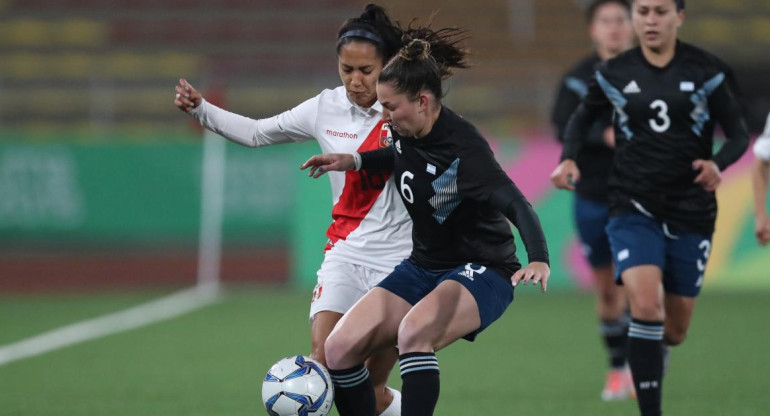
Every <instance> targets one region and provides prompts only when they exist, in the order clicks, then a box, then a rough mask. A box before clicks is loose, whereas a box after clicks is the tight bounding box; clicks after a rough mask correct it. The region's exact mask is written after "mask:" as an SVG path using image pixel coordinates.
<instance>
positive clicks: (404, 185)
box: [399, 170, 414, 204]
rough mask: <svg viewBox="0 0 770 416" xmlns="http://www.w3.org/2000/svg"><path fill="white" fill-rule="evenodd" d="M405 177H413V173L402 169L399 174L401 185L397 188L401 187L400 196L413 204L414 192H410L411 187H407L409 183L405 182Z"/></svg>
mask: <svg viewBox="0 0 770 416" xmlns="http://www.w3.org/2000/svg"><path fill="white" fill-rule="evenodd" d="M407 179H410V180H411V179H414V173H412V172H409V171H408V170H407V171H404V173H403V174H402V175H401V185H400V186H399V189H401V196H403V197H404V199H406V200H407V201H409V203H410V204H414V193H412V188H410V187H409V184H407V183H406V180H407Z"/></svg>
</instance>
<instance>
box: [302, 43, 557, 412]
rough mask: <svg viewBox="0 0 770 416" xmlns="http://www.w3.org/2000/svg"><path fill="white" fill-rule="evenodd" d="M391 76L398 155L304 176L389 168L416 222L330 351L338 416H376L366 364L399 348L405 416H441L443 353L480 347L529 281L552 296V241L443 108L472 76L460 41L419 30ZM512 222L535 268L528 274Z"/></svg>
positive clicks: (473, 137)
mask: <svg viewBox="0 0 770 416" xmlns="http://www.w3.org/2000/svg"><path fill="white" fill-rule="evenodd" d="M407 36H408V37H411V38H412V40H411V41H410V42H409V43H408V44H407V46H405V47H404V48H403V49H402V50H401V51H400V52H399V54H398V55H397V56H396V57H395V58H394V59H393V60H391V61H390V62H389V63H388V65H387V66H386V67H385V68H384V69H383V71H382V73H381V74H380V76H379V78H378V84H377V97H378V99H379V100H380V102H381V103H382V106H383V117H384V119H385V121H387V122H388V123H390V126H391V130H392V132H393V146H391V147H389V148H385V149H380V150H375V151H371V152H364V153H360V154H357V153H356V154H339V153H338V154H326V155H319V156H314V157H312V158H310V159H309V160H308V161H307V162H305V163H304V164H303V165H302V168H303V169H304V168H307V167H311V166H312V169H311V170H310V174H311V175H312V176H314V177H318V176H320V175H321V174H322V173H323V172H326V171H328V170H353V169H360V168H366V169H387V170H392V171H393V175H394V179H395V180H396V184H397V187H398V189H399V192H400V194H401V198H402V200H403V201H404V204H405V205H406V208H407V210H408V211H409V215H410V216H411V218H412V221H413V228H412V240H413V243H414V246H413V251H412V254H411V256H410V257H409V258H408V259H406V260H404V262H403V263H401V264H400V265H399V266H397V267H396V268H395V270H394V271H393V273H391V274H390V275H389V276H388V277H386V278H385V279H384V280H383V281H382V282H381V283H380V284H379V287H377V288H375V289H373V290H372V291H371V292H369V293H368V294H366V295H365V296H364V297H363V298H362V299H361V300H360V301H359V302H358V303H357V304H356V305H355V306H354V307H353V309H351V311H350V312H349V313H348V314H347V315H345V317H343V318H342V320H341V321H340V323H339V324H338V325H337V327H336V328H335V329H334V331H333V332H332V334H331V335H330V337H329V339H328V341H327V342H326V357H327V362H328V364H329V367H330V372H331V374H332V379H333V381H334V384H335V396H336V397H335V400H336V404H337V409H338V410H339V412H340V415H341V416H353V415H355V416H361V415H365V416H370V415H373V414H374V407H373V403H374V401H373V400H372V387H371V381H370V380H369V376H368V374H367V373H366V368H365V367H364V366H363V364H362V363H363V360H364V358H365V357H367V356H369V355H370V354H371V353H372V352H373V351H377V350H379V349H382V348H387V347H389V346H391V345H394V344H398V347H399V352H400V356H399V360H400V361H399V364H400V368H401V377H402V380H403V385H402V399H401V411H402V414H403V415H404V416H423V415H431V414H433V410H434V408H435V405H436V402H437V401H438V395H439V366H438V361H437V359H436V355H435V352H436V351H438V350H439V349H441V348H443V347H446V346H447V345H449V344H451V343H453V342H454V341H456V340H458V339H460V338H465V339H468V340H473V339H474V338H475V337H476V335H477V334H478V333H480V332H481V331H483V330H484V329H485V328H486V327H487V326H489V325H490V324H491V323H492V322H493V321H495V320H496V319H497V318H499V317H500V316H501V315H502V313H503V312H504V311H505V309H506V308H507V307H508V305H509V304H510V303H511V302H512V301H513V287H512V284H513V286H516V284H518V283H519V282H520V281H521V282H523V283H528V282H529V281H532V283H533V284H537V283H540V284H541V286H542V290H545V289H546V285H547V281H548V277H549V275H550V270H549V267H548V251H547V247H546V243H545V237H544V235H543V231H542V229H541V227H540V223H539V220H538V218H537V216H536V215H535V213H534V211H533V210H532V207H531V206H530V205H529V203H528V202H527V200H526V199H525V198H524V196H523V195H522V194H521V192H519V190H518V188H517V187H516V185H514V183H513V182H512V181H511V179H510V178H508V176H507V175H506V174H505V173H504V172H503V170H502V169H501V168H500V166H499V165H498V163H497V162H496V161H495V158H494V156H493V154H492V152H491V150H490V148H489V145H488V143H487V142H486V140H485V139H484V138H483V137H482V136H481V135H480V134H479V132H478V131H477V130H476V128H475V127H474V126H473V125H472V124H470V123H469V122H467V121H465V120H463V119H462V118H461V117H460V116H458V115H457V114H455V113H454V112H452V111H451V110H450V109H448V108H446V107H444V106H442V104H441V97H442V95H443V94H442V86H441V81H442V78H445V77H448V76H449V75H450V74H451V73H450V69H451V68H458V67H465V66H466V65H465V52H464V51H463V50H461V49H460V48H458V47H457V43H458V42H459V41H461V36H462V32H459V31H456V30H442V31H438V32H432V31H430V30H428V29H413V30H410V31H408V32H407ZM508 220H510V221H511V222H513V224H514V225H515V226H516V227H517V228H518V229H519V231H520V233H521V235H522V238H523V240H524V244H525V246H526V249H527V254H528V258H529V265H528V266H526V267H524V268H521V265H520V263H519V261H518V259H517V257H516V254H515V249H516V247H515V244H514V241H513V235H512V233H511V227H510V224H509V223H508Z"/></svg>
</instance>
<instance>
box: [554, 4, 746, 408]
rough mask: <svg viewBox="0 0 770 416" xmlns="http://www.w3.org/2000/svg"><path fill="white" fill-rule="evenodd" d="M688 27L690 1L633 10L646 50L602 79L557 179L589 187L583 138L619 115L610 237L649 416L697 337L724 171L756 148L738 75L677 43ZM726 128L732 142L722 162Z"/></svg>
mask: <svg viewBox="0 0 770 416" xmlns="http://www.w3.org/2000/svg"><path fill="white" fill-rule="evenodd" d="M683 21H684V1H683V0H634V1H633V3H632V23H633V26H634V30H635V31H636V34H637V37H638V38H639V41H640V45H641V47H639V48H635V49H632V50H630V51H628V52H626V53H624V54H622V55H620V56H618V57H617V58H615V59H612V60H610V61H608V62H606V63H605V64H603V65H602V66H601V67H600V68H599V70H597V71H596V74H595V80H594V81H593V82H592V84H591V86H590V87H589V91H588V94H587V96H586V97H585V99H584V100H583V103H582V104H581V105H580V107H578V109H577V110H576V111H575V114H573V116H572V118H571V119H570V122H569V125H568V127H567V133H566V143H565V147H564V151H563V153H562V163H561V164H560V165H559V167H557V169H556V171H555V172H554V175H553V180H554V183H555V184H556V185H557V186H559V187H562V188H568V187H569V186H570V181H576V180H578V179H579V177H580V173H579V171H578V169H577V167H576V166H575V162H574V160H575V155H576V154H577V150H578V148H579V144H580V141H581V137H583V134H582V133H583V132H584V131H586V130H587V128H588V126H589V125H590V122H591V120H592V119H593V118H594V117H596V116H597V115H599V114H601V112H602V111H603V110H604V109H606V108H608V107H610V106H613V107H614V109H615V134H616V148H615V158H614V161H613V167H612V174H611V176H610V204H611V215H612V217H611V219H610V223H609V225H608V226H607V231H608V234H609V236H610V245H611V248H612V252H613V255H614V257H615V261H616V267H617V270H616V275H617V277H619V279H620V282H622V284H623V285H625V287H626V292H627V294H628V297H629V300H630V303H631V316H632V322H631V327H630V329H629V333H628V335H629V351H628V360H629V364H630V366H631V371H632V373H633V378H634V384H635V386H636V393H637V396H638V399H639V408H640V409H641V413H642V415H643V416H657V415H660V414H661V413H662V406H661V389H662V378H663V362H664V353H665V351H666V348H667V347H666V346H671V345H678V344H680V343H682V341H684V339H685V337H686V335H687V329H688V327H689V324H690V318H691V317H692V312H693V308H694V306H695V298H696V296H697V295H698V293H699V292H700V288H701V285H702V284H703V273H704V270H705V266H706V261H707V260H708V257H709V253H710V250H711V235H712V234H713V231H714V222H715V219H716V213H717V206H716V198H715V195H714V191H715V190H716V188H717V186H718V185H719V183H720V180H721V179H720V172H721V171H722V170H724V169H725V168H727V166H729V165H730V164H731V163H733V162H734V161H736V160H737V159H738V158H739V157H740V156H741V155H742V154H743V152H744V151H745V150H746V148H747V146H748V133H747V131H746V127H745V124H744V122H743V119H742V117H741V115H740V112H739V106H738V103H737V102H736V99H735V97H734V88H733V87H732V85H731V84H732V78H731V73H730V69H729V68H728V67H727V65H725V64H724V63H723V62H722V61H720V60H719V59H717V58H716V57H714V56H713V55H710V54H708V53H706V52H704V51H702V50H700V49H698V48H696V47H694V46H691V45H688V44H686V43H683V42H680V41H678V40H677V30H678V28H679V27H680V26H681V25H682V22H683ZM717 122H718V123H719V124H720V125H721V127H722V129H723V130H724V132H725V135H726V136H727V138H728V140H727V142H726V143H725V144H724V145H723V146H722V147H721V149H720V150H719V152H717V153H716V154H712V149H713V132H714V125H715V123H717ZM664 345H665V346H664Z"/></svg>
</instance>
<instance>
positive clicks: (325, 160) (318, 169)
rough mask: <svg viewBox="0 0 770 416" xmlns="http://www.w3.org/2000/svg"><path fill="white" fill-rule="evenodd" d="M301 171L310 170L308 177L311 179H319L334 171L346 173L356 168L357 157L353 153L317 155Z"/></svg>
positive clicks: (304, 164)
mask: <svg viewBox="0 0 770 416" xmlns="http://www.w3.org/2000/svg"><path fill="white" fill-rule="evenodd" d="M299 168H300V170H305V169H307V168H310V171H309V172H308V174H307V176H310V177H311V178H318V177H320V176H321V175H323V174H324V172H327V171H330V170H334V171H346V170H353V169H355V168H356V162H355V156H353V154H352V153H328V154H325V155H315V156H313V157H311V158H310V159H308V160H307V161H306V162H305V163H303V164H302V166H300V167H299Z"/></svg>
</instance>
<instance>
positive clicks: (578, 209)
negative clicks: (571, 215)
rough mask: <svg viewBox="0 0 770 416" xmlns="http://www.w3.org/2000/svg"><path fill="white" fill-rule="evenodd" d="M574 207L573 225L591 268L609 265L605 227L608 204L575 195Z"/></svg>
mask: <svg viewBox="0 0 770 416" xmlns="http://www.w3.org/2000/svg"><path fill="white" fill-rule="evenodd" d="M574 208H575V210H574V212H575V225H576V226H577V231H578V235H579V236H580V242H581V243H582V247H583V254H584V255H585V256H586V258H587V259H588V263H589V264H590V265H591V267H593V268H599V267H607V266H611V265H612V251H611V250H610V238H609V236H607V231H606V229H605V228H606V227H607V223H608V222H609V221H610V207H609V205H608V204H605V203H601V202H596V201H592V200H590V199H586V198H581V197H579V196H577V195H575V206H574Z"/></svg>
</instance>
